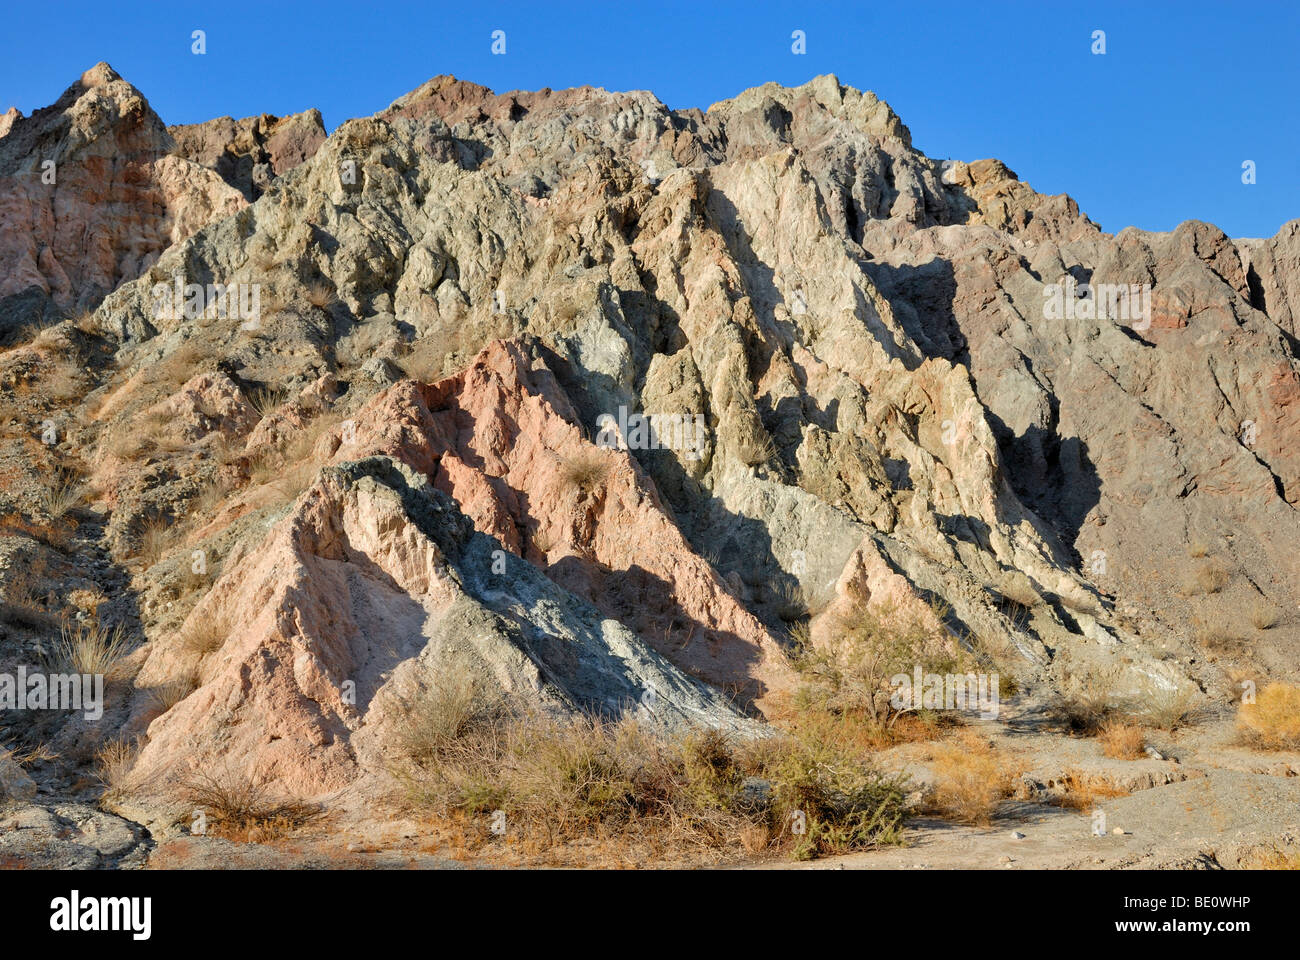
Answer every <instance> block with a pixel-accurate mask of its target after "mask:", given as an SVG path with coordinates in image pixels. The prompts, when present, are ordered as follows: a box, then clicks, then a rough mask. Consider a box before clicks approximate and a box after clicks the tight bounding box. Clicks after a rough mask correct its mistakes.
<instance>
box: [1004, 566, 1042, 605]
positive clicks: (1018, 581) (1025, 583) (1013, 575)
mask: <svg viewBox="0 0 1300 960" xmlns="http://www.w3.org/2000/svg"><path fill="white" fill-rule="evenodd" d="M993 589H994V590H996V591H997V593H998V595H999V596H1001V597H1002V598H1003V599H1005V600H1007V601H1008V602H1010V603H1013V604H1017V605H1018V606H1021V607H1024V608H1026V609H1030V608H1033V607H1036V606H1038V605H1039V604H1040V603H1042V602H1043V598H1042V597H1041V596H1039V593H1038V591H1037V590H1035V589H1034V584H1033V582H1032V581H1031V580H1030V579H1029V577H1027V576H1025V574H1023V573H1021V572H1020V571H1019V570H1007V571H1006V572H1004V573H1003V575H1002V577H1001V578H1000V579H999V580H998V582H997V584H996V585H995V586H994V588H993Z"/></svg>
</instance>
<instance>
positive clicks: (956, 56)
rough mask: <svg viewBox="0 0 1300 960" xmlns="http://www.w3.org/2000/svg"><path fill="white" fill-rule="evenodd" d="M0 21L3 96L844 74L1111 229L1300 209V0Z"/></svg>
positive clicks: (571, 7) (377, 11) (241, 103)
mask: <svg viewBox="0 0 1300 960" xmlns="http://www.w3.org/2000/svg"><path fill="white" fill-rule="evenodd" d="M3 27H4V32H3V35H2V36H0V111H3V110H5V109H7V108H8V107H10V106H17V107H18V108H19V109H20V110H22V111H23V112H24V113H25V114H26V113H30V112H31V110H32V109H34V108H36V107H40V106H45V105H46V104H48V103H50V102H52V101H53V100H54V99H55V98H56V97H57V96H58V95H59V93H60V92H61V91H62V90H63V89H64V88H65V87H67V86H68V85H69V84H70V83H71V82H72V81H73V80H75V79H76V77H77V76H78V75H79V74H80V73H81V71H83V70H85V69H86V68H87V67H89V66H90V65H92V64H93V63H95V62H97V61H99V60H107V61H108V62H109V63H111V64H112V65H113V66H114V67H115V68H116V69H117V71H118V72H119V73H121V74H122V75H123V76H124V77H125V78H126V79H128V80H130V81H131V82H132V83H134V84H135V85H136V86H137V87H139V88H140V90H141V91H143V92H144V94H145V96H147V97H148V98H149V100H150V102H151V103H152V104H153V106H154V108H155V109H156V110H157V111H158V112H159V114H161V116H162V117H163V119H164V120H165V121H166V122H168V123H189V122H195V121H200V120H207V119H210V118H212V117H216V116H221V115H223V114H230V115H233V116H236V117H240V116H247V115H249V114H253V113H262V112H267V113H277V114H284V113H291V112H296V111H299V110H303V109H306V108H308V107H317V108H319V109H320V110H321V112H322V113H323V114H324V116H325V122H326V125H327V126H328V127H330V128H331V129H332V128H333V127H335V126H337V125H338V124H339V123H340V122H342V121H343V120H345V119H347V118H349V117H354V116H363V115H368V114H371V113H374V112H375V111H377V110H379V109H382V108H383V107H385V106H387V105H388V104H389V103H390V102H391V101H392V100H394V99H396V98H397V97H398V96H400V95H401V94H403V93H405V92H406V91H408V90H410V89H412V88H414V87H416V86H418V85H419V84H420V83H422V82H423V81H425V80H427V79H428V78H429V77H432V76H434V75H436V74H439V73H452V74H455V75H456V76H458V77H461V78H462V79H466V80H472V81H474V82H476V83H481V84H484V85H486V86H489V87H492V88H493V89H494V90H496V91H497V92H504V91H506V90H513V89H536V88H539V87H544V86H549V87H553V88H560V87H568V86H578V85H582V84H592V85H595V86H603V87H606V88H608V89H646V90H652V91H653V92H654V93H656V94H657V95H658V96H659V98H660V99H661V100H663V101H664V102H665V103H667V104H668V105H669V106H670V107H690V106H698V107H706V106H708V105H709V104H711V103H713V102H716V101H717V100H721V99H725V98H726V97H729V96H733V95H735V94H736V93H737V92H739V91H740V90H742V89H744V88H745V87H749V86H753V85H756V84H759V83H763V82H765V81H768V80H776V81H779V82H781V83H785V84H797V83H802V82H804V81H806V80H808V79H810V78H811V77H813V76H816V75H817V74H820V73H835V74H837V75H838V76H839V77H840V79H841V81H843V82H845V83H848V84H851V85H852V86H855V87H859V88H864V89H870V90H874V91H875V92H876V93H877V94H878V95H879V96H881V97H882V98H883V99H885V100H887V101H888V102H889V103H890V104H891V105H892V106H893V107H894V109H895V110H896V111H897V112H898V113H899V115H900V116H902V118H903V121H904V122H905V123H906V124H907V125H908V126H909V127H910V128H911V130H912V137H913V141H914V142H915V144H916V145H917V146H918V147H919V148H920V149H922V150H924V151H925V152H926V153H928V154H930V155H931V156H934V157H939V158H945V157H953V158H956V159H963V160H975V159H979V158H981V157H990V156H992V157H998V158H1000V159H1001V160H1003V161H1004V162H1005V163H1006V164H1007V165H1008V166H1010V167H1011V168H1012V169H1013V170H1015V171H1016V172H1017V173H1018V174H1019V175H1020V177H1021V178H1022V179H1024V180H1026V181H1028V182H1029V183H1030V184H1032V185H1033V186H1034V187H1035V188H1036V189H1038V190H1041V191H1043V192H1046V193H1059V192H1067V193H1069V194H1071V195H1072V196H1073V197H1074V198H1075V199H1076V200H1078V201H1079V204H1080V206H1081V207H1082V208H1083V209H1084V210H1085V211H1086V212H1087V213H1088V214H1089V215H1090V216H1092V218H1093V219H1094V220H1096V221H1097V222H1099V223H1100V224H1101V225H1102V227H1103V228H1104V229H1106V230H1109V231H1117V230H1119V229H1121V228H1123V227H1125V226H1127V225H1130V224H1132V225H1135V226H1138V227H1142V228H1144V229H1149V230H1168V229H1172V228H1173V227H1175V226H1176V225H1177V224H1178V223H1180V222H1181V221H1183V220H1188V219H1200V220H1207V221H1210V222H1212V223H1215V224H1218V225H1219V226H1220V227H1222V228H1223V229H1224V230H1226V231H1227V232H1228V233H1229V234H1231V235H1233V236H1270V235H1272V234H1273V233H1275V232H1276V231H1277V228H1278V227H1279V226H1280V225H1281V224H1282V223H1284V222H1285V221H1287V220H1289V219H1292V218H1295V217H1300V176H1298V174H1300V170H1298V169H1297V167H1298V164H1300V161H1298V158H1300V124H1298V123H1297V122H1296V108H1295V106H1294V104H1295V103H1296V100H1297V91H1300V82H1298V81H1300V56H1298V55H1297V47H1300V5H1297V4H1294V3H1283V2H1276V3H1275V2H1270V0H1254V2H1249V3H1229V2H1222V3H1219V2H1214V3H1211V2H1204V0H1200V2H1198V0H1186V2H1180V3H1172V2H1169V3H1166V2H1149V3H1143V2H1141V0H1128V2H1115V3H1112V2H1089V3H1070V4H1066V3H1056V2H1052V0H1043V2H1041V3H1027V2H1026V3H1009V2H1008V3H997V2H993V3H989V4H985V3H980V2H970V0H963V2H926V3H914V2H911V0H891V2H888V3H816V2H802V3H788V4H785V3H762V2H748V3H725V4H710V3H707V2H703V0H697V2H692V3H678V2H661V3H647V4H638V5H635V6H632V5H629V4H624V3H620V2H618V0H612V2H606V3H600V4H574V3H568V4H554V3H545V2H540V0H539V2H536V3H492V2H483V3H479V4H474V3H465V2H464V0H460V2H457V3H441V2H438V3H396V2H385V0H376V2H370V0H346V2H344V0H316V2H312V3H296V2H295V3H276V2H274V0H267V2H261V3H253V2H250V3H231V4H221V3H213V2H210V0H209V2H204V3H189V2H183V0H182V2H177V0H172V2H166V3H163V2H142V0H133V2H109V3H105V2H104V0H93V2H81V0H78V2H44V0H36V2H25V0H15V2H11V3H9V4H6V9H5V11H4V13H3ZM195 29H203V30H205V31H206V32H207V53H206V55H204V56H194V55H193V54H192V53H191V52H190V44H191V40H190V34H191V31H192V30H195ZM496 29H501V30H505V31H506V51H507V52H506V54H505V55H504V56H494V55H493V54H492V53H491V50H490V45H491V40H490V34H491V33H492V31H493V30H496ZM796 29H800V30H803V31H805V33H806V35H807V53H806V54H805V55H803V56H796V55H794V54H792V53H791V39H790V35H791V33H792V31H794V30H796ZM1094 30H1104V31H1105V32H1106V47H1107V52H1106V54H1105V55H1104V56H1096V55H1093V54H1092V53H1091V52H1090V47H1091V45H1092V40H1091V34H1092V31H1094ZM1244 160H1253V161H1255V163H1256V169H1257V174H1256V176H1257V183H1256V184H1254V185H1253V186H1246V185H1243V184H1242V182H1241V173H1242V167H1241V165H1242V162H1243V161H1244Z"/></svg>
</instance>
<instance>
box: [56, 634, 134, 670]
mask: <svg viewBox="0 0 1300 960" xmlns="http://www.w3.org/2000/svg"><path fill="white" fill-rule="evenodd" d="M129 646H130V641H129V639H128V638H127V634H126V630H125V628H124V627H122V625H121V624H118V625H117V626H115V627H109V626H106V625H105V624H104V623H103V622H102V621H99V620H95V621H82V622H80V623H75V624H74V623H68V622H65V623H64V624H63V626H62V628H61V630H60V636H59V640H58V642H57V643H56V644H55V645H54V651H53V653H52V654H51V655H50V656H49V657H48V661H49V667H50V670H51V672H53V673H88V674H99V675H102V676H103V677H104V678H105V679H106V680H112V679H118V678H119V677H120V676H121V673H122V666H123V664H122V660H123V658H124V657H125V656H126V654H127V648H128V647H129Z"/></svg>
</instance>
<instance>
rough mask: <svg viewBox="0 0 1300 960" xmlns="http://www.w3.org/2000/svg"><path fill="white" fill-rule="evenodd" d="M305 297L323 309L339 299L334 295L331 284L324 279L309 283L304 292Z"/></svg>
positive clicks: (314, 305) (313, 304)
mask: <svg viewBox="0 0 1300 960" xmlns="http://www.w3.org/2000/svg"><path fill="white" fill-rule="evenodd" d="M303 297H304V299H306V301H307V302H308V303H310V304H311V305H312V306H313V307H318V308H320V309H322V310H323V309H325V308H326V307H328V306H330V305H331V304H332V303H334V302H335V300H337V299H338V298H337V297H335V296H334V291H333V290H332V289H331V288H330V285H329V284H328V283H325V282H324V281H318V282H316V283H312V284H308V286H307V289H306V290H305V291H304V292H303Z"/></svg>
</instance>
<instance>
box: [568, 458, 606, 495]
mask: <svg viewBox="0 0 1300 960" xmlns="http://www.w3.org/2000/svg"><path fill="white" fill-rule="evenodd" d="M612 468H613V463H612V462H611V460H610V459H609V456H608V455H607V454H605V453H603V452H602V451H600V450H597V449H595V448H586V447H584V448H582V449H581V450H579V451H578V452H577V453H574V454H570V455H569V456H567V457H562V458H561V459H560V478H561V479H562V480H563V482H564V484H565V486H567V487H568V488H570V489H572V490H576V491H577V492H578V493H579V494H580V495H582V496H587V495H589V494H591V493H593V492H594V491H595V490H596V489H597V488H598V487H600V486H601V485H602V484H604V483H605V481H606V480H607V479H608V477H609V474H610V471H611V469H612Z"/></svg>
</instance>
